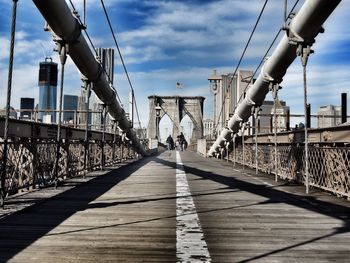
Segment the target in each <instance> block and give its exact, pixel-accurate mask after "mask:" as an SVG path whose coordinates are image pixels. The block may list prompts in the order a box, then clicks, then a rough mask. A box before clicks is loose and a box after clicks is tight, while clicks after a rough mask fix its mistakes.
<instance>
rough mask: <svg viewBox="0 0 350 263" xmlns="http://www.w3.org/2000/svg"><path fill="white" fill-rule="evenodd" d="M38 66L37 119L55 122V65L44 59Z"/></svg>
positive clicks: (49, 59) (48, 59) (50, 60)
mask: <svg viewBox="0 0 350 263" xmlns="http://www.w3.org/2000/svg"><path fill="white" fill-rule="evenodd" d="M39 65H40V69H39V118H40V119H42V120H44V119H45V120H46V122H56V112H55V110H56V108H57V63H54V62H52V59H51V58H46V59H45V61H44V62H40V64H39ZM52 110H53V111H52Z"/></svg>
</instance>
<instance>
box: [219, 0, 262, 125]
mask: <svg viewBox="0 0 350 263" xmlns="http://www.w3.org/2000/svg"><path fill="white" fill-rule="evenodd" d="M268 1H269V0H265V3H264V5H263V6H262V8H261V10H260V13H259V16H258V18H257V20H256V22H255V25H254V27H253V30H252V32H251V33H250V36H249V39H248V41H247V43H246V45H245V47H244V50H243V52H242V55H241V57H240V59H239V61H238V63H237V66H236V68H235V70H234V72H233V76H234V75H236V73H237V70H238V67H239V66H240V65H241V62H242V60H243V57H244V55H245V52H246V51H247V49H248V46H249V44H250V41H251V40H252V37H253V35H254V33H255V30H256V28H257V26H258V24H259V21H260V18H261V16H262V14H263V13H264V10H265V7H266V4H267V2H268ZM232 81H233V78H231V79H230V82H229V84H228V87H230V86H231V84H232ZM225 97H226V96H225ZM224 104H225V99H224V100H223V102H222V106H221V111H220V115H219V118H218V121H217V123H216V125H215V130H216V129H217V127H218V125H219V120H220V117H221V113H222V108H223V105H224Z"/></svg>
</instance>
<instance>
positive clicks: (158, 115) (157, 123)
mask: <svg viewBox="0 0 350 263" xmlns="http://www.w3.org/2000/svg"><path fill="white" fill-rule="evenodd" d="M155 109H156V138H157V140H158V141H159V121H160V111H161V109H162V108H161V107H160V106H159V103H157V106H156V108H155Z"/></svg>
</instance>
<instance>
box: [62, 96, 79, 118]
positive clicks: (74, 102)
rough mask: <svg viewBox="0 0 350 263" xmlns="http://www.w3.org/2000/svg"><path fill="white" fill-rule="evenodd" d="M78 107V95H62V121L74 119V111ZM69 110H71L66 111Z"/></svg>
mask: <svg viewBox="0 0 350 263" xmlns="http://www.w3.org/2000/svg"><path fill="white" fill-rule="evenodd" d="M77 109H78V96H76V95H66V94H65V95H64V96H63V110H64V112H63V122H69V121H72V120H73V121H75V120H74V119H75V113H74V111H76V110H77ZM67 110H71V111H67Z"/></svg>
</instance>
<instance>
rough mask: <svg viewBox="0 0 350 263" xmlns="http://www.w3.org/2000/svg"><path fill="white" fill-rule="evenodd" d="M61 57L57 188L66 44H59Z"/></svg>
mask: <svg viewBox="0 0 350 263" xmlns="http://www.w3.org/2000/svg"><path fill="white" fill-rule="evenodd" d="M59 55H60V61H61V84H60V99H59V109H58V122H57V148H56V149H57V151H56V169H55V187H57V184H58V172H59V167H58V166H59V159H60V148H61V118H62V100H63V85H64V66H65V64H66V60H67V46H66V44H65V43H64V42H62V43H59Z"/></svg>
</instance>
